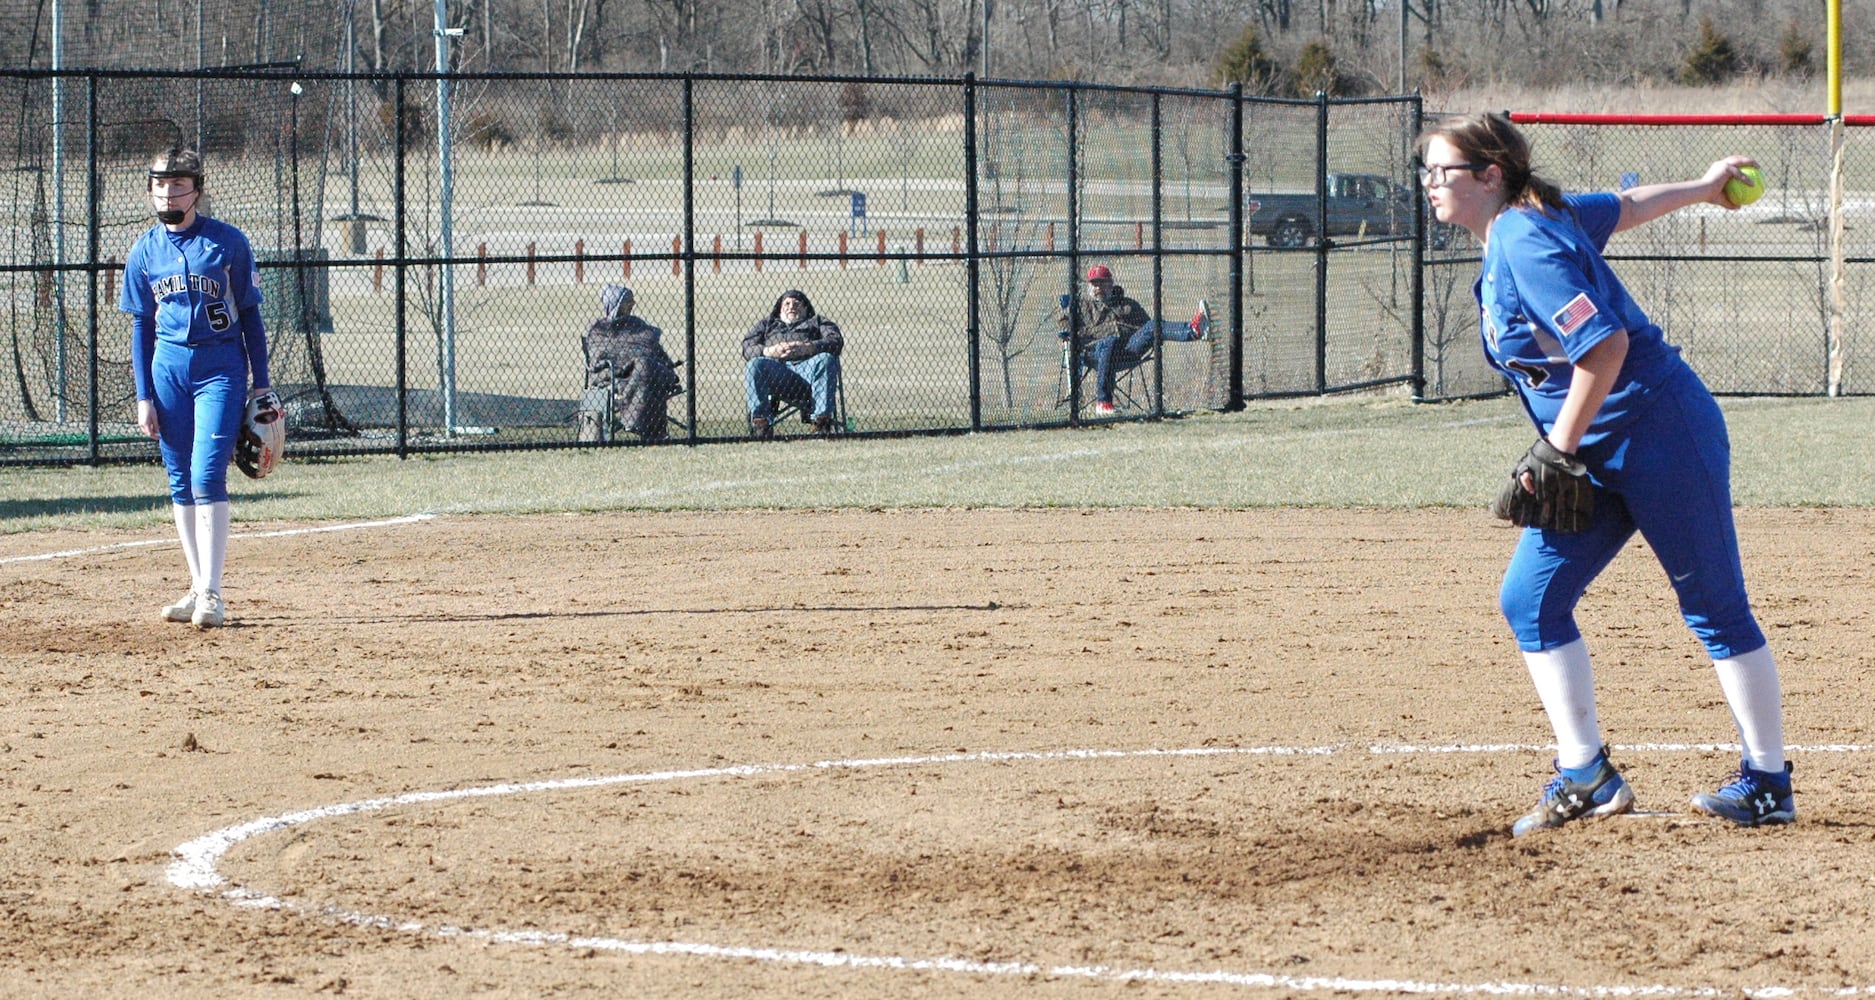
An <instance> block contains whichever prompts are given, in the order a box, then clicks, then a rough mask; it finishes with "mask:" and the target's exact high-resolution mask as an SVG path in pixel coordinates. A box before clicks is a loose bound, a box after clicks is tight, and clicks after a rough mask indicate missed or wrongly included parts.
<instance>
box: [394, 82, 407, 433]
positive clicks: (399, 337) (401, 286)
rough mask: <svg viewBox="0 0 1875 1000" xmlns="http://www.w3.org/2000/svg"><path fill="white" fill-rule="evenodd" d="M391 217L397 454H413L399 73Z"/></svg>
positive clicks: (401, 88) (401, 107)
mask: <svg viewBox="0 0 1875 1000" xmlns="http://www.w3.org/2000/svg"><path fill="white" fill-rule="evenodd" d="M391 101H392V103H391V139H392V142H391V164H392V176H391V193H392V195H393V197H392V198H391V217H392V220H393V221H392V223H391V225H392V228H393V229H394V230H395V232H394V233H393V234H392V237H391V238H392V240H393V241H394V242H393V246H394V247H395V252H396V254H397V259H396V261H395V262H394V263H393V265H392V266H393V267H394V268H395V272H394V275H395V276H394V278H393V281H394V282H395V284H396V288H397V294H396V296H395V298H396V307H395V308H394V309H393V310H392V312H391V316H392V320H391V322H392V323H393V324H394V325H395V328H396V331H397V333H396V341H397V363H396V364H397V373H396V379H397V457H398V458H408V457H410V326H409V323H408V322H407V321H406V319H405V317H406V316H407V315H408V309H407V306H408V305H409V303H410V298H409V294H410V288H409V270H410V268H409V266H408V265H407V264H405V263H404V261H405V260H406V259H407V257H408V254H409V249H410V242H409V240H408V239H407V238H406V236H407V233H408V231H409V230H408V225H407V222H406V217H405V213H404V153H405V150H407V149H409V148H410V147H409V145H408V144H407V143H406V141H405V136H404V77H403V74H401V73H400V74H398V75H397V77H396V78H395V79H394V80H393V81H392V85H391Z"/></svg>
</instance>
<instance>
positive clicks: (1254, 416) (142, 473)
mask: <svg viewBox="0 0 1875 1000" xmlns="http://www.w3.org/2000/svg"><path fill="white" fill-rule="evenodd" d="M1724 406H1725V409H1726V413H1727V418H1728V421H1729V424H1730V428H1731V436H1732V444H1733V451H1734V470H1733V480H1734V482H1733V485H1734V492H1735V495H1736V498H1737V501H1738V503H1739V504H1740V505H1742V506H1754V507H1762V506H1856V507H1862V506H1871V505H1875V462H1872V461H1871V460H1870V459H1871V454H1870V448H1869V445H1868V442H1869V440H1871V434H1870V430H1871V427H1872V426H1875V399H1861V398H1857V399H1838V400H1829V399H1733V400H1726V401H1724ZM1531 437H1532V435H1531V431H1530V428H1529V426H1528V423H1527V421H1526V420H1525V418H1524V417H1523V416H1522V414H1521V413H1520V412H1519V410H1518V408H1517V406H1516V404H1515V403H1514V402H1512V401H1510V400H1507V399H1498V400H1488V401H1481V402H1473V403H1464V404H1454V405H1445V406H1424V405H1414V404H1411V403H1407V402H1404V401H1401V400H1371V399H1370V400H1330V401H1321V402H1305V403H1294V404H1275V403H1266V404H1257V405H1254V406H1253V407H1252V408H1251V409H1249V410H1248V411H1246V412H1244V413H1239V414H1206V415H1202V416H1196V417H1190V418H1186V419H1183V420H1176V421H1167V422H1163V423H1141V424H1123V425H1114V426H1105V427H1097V428H1090V429H1086V430H1079V431H1066V430H1057V431H1018V432H1009V433H998V434H981V435H967V436H960V437H939V438H906V439H886V440H863V439H854V440H835V441H812V440H801V441H790V442H783V443H771V444H732V445H716V446H710V447H702V448H685V447H664V448H627V449H614V450H602V451H581V452H565V451H561V452H528V453H520V454H489V455H453V456H435V457H427V458H419V459H412V460H408V461H399V460H397V459H395V458H357V459H334V460H323V461H297V462H296V461H288V462H287V463H286V464H285V465H283V466H282V467H281V469H280V471H278V472H277V473H275V474H274V475H273V476H272V477H270V478H268V479H267V480H265V481H263V482H260V483H253V482H250V481H248V480H244V479H241V478H240V477H239V476H235V477H233V479H234V482H233V488H234V490H235V507H234V510H235V517H236V519H237V520H239V521H279V520H293V521H303V520H326V519H348V518H372V517H387V516H396V515H405V514H412V513H418V512H438V513H453V514H477V513H569V514H571V513H578V512H583V511H601V510H737V509H751V508H763V509H768V508H861V509H867V508H880V509H890V508H921V507H1167V506H1195V507H1213V508H1243V507H1281V506H1303V507H1384V508H1421V507H1472V508H1477V509H1479V511H1480V515H1479V516H1480V517H1483V516H1485V515H1484V514H1483V513H1482V508H1483V504H1484V503H1485V501H1486V499H1487V498H1488V497H1489V496H1490V494H1491V492H1492V491H1493V490H1494V489H1495V487H1496V485H1497V482H1498V479H1499V477H1501V476H1502V475H1504V473H1505V470H1506V469H1508V468H1509V466H1510V463H1511V462H1512V461H1513V460H1514V459H1515V458H1516V457H1517V455H1518V454H1520V453H1521V452H1522V451H1523V449H1524V448H1525V447H1526V446H1528V444H1529V441H1530V439H1531ZM162 483H163V477H162V473H161V472H160V470H158V469H157V468H155V467H154V466H152V465H136V466H111V467H105V468H95V469H94V468H76V469H18V470H9V472H8V474H7V475H6V476H5V477H0V514H3V515H4V517H0V532H6V533H12V532H21V531H43V530H52V529H64V528H97V527H110V528H154V527H159V526H161V525H164V524H167V523H168V517H169V513H168V509H167V501H166V500H165V499H164V497H163V496H162V488H163V487H162ZM575 530H577V529H575Z"/></svg>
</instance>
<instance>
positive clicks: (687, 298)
mask: <svg viewBox="0 0 1875 1000" xmlns="http://www.w3.org/2000/svg"><path fill="white" fill-rule="evenodd" d="M696 83H697V81H696V79H695V78H694V77H692V76H691V75H690V74H688V73H686V74H684V357H685V358H686V359H688V360H689V362H690V363H689V365H688V366H687V367H688V368H689V369H690V391H689V392H686V393H684V405H685V407H686V409H685V417H684V419H685V422H686V423H688V424H689V425H690V443H691V444H696V443H697V266H696V262H697V255H696V247H697V127H696V125H697V122H696ZM843 416H844V414H843Z"/></svg>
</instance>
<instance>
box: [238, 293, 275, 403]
mask: <svg viewBox="0 0 1875 1000" xmlns="http://www.w3.org/2000/svg"><path fill="white" fill-rule="evenodd" d="M241 343H242V345H243V346H245V347H246V348H247V370H248V374H249V376H250V377H251V380H252V382H253V385H254V388H256V389H260V388H264V387H266V386H270V385H273V382H272V380H271V379H270V378H269V377H268V375H267V326H266V323H265V322H264V321H263V320H262V319H261V318H260V303H259V302H258V301H256V302H255V303H254V304H253V305H251V306H247V307H245V308H243V309H242V310H241Z"/></svg>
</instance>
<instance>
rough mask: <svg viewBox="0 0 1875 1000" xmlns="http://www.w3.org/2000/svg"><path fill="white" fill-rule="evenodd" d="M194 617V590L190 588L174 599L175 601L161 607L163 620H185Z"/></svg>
mask: <svg viewBox="0 0 1875 1000" xmlns="http://www.w3.org/2000/svg"><path fill="white" fill-rule="evenodd" d="M194 617H195V591H193V590H191V591H189V592H188V593H185V594H183V595H182V596H181V597H178V598H177V599H176V603H174V604H171V605H170V606H169V607H166V608H164V609H163V620H164V621H170V622H186V621H190V620H192V619H193V618H194Z"/></svg>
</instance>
